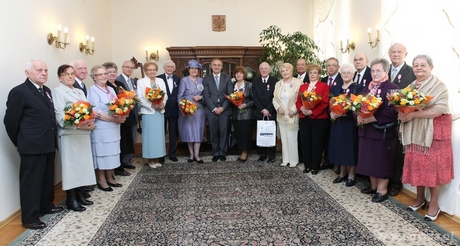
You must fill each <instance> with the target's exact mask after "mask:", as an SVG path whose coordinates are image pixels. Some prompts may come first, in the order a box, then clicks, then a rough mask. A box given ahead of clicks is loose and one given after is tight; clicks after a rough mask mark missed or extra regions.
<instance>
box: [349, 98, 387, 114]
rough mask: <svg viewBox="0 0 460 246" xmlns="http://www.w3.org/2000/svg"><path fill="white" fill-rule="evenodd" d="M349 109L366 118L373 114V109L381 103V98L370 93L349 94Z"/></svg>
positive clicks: (375, 109)
mask: <svg viewBox="0 0 460 246" xmlns="http://www.w3.org/2000/svg"><path fill="white" fill-rule="evenodd" d="M350 98H351V110H352V111H353V112H355V113H356V114H357V115H360V116H361V117H362V118H368V117H370V116H372V115H374V113H375V111H377V109H378V108H379V106H380V105H381V104H382V98H381V97H379V96H374V95H372V94H371V93H369V94H367V95H365V96H364V95H357V96H356V95H354V94H351V95H350Z"/></svg>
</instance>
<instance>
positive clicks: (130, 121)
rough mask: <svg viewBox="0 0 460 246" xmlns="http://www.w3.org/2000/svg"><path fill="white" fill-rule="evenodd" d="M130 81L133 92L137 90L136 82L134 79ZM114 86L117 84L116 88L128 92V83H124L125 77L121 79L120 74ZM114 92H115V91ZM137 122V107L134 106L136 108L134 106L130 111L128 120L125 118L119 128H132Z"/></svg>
mask: <svg viewBox="0 0 460 246" xmlns="http://www.w3.org/2000/svg"><path fill="white" fill-rule="evenodd" d="M131 81H133V88H134V90H136V89H137V81H135V80H134V79H131ZM117 82H118V83H117ZM108 84H110V83H109V82H107V85H108ZM115 84H117V85H118V86H121V87H122V88H123V89H125V90H129V87H128V83H127V82H126V80H125V77H123V75H121V74H120V75H118V77H117V78H116V80H115ZM115 91H117V90H115ZM139 93H141V92H139ZM138 120H139V106H138V104H136V106H134V108H133V109H132V110H131V112H129V115H128V118H126V121H125V122H124V123H122V124H121V126H122V127H131V126H134V125H136V124H137V122H138Z"/></svg>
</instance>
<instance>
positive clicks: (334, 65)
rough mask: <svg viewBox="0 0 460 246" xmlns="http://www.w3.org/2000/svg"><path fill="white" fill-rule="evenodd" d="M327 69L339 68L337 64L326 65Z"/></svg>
mask: <svg viewBox="0 0 460 246" xmlns="http://www.w3.org/2000/svg"><path fill="white" fill-rule="evenodd" d="M326 67H337V65H336V64H326Z"/></svg>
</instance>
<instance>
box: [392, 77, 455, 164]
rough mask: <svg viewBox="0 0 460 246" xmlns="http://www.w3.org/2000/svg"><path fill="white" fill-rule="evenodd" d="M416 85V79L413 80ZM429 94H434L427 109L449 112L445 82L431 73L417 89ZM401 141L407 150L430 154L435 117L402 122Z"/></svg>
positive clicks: (443, 112)
mask: <svg viewBox="0 0 460 246" xmlns="http://www.w3.org/2000/svg"><path fill="white" fill-rule="evenodd" d="M412 85H415V81H414V82H412ZM417 90H418V91H419V92H421V93H424V94H425V95H428V96H433V99H431V100H430V101H429V102H428V104H427V105H426V109H425V110H431V111H435V112H437V113H441V114H447V113H449V106H448V101H449V91H448V90H447V87H446V85H445V84H444V83H442V82H441V81H440V80H439V79H438V78H437V77H436V76H434V75H431V76H430V77H428V78H427V79H426V81H425V82H423V83H422V84H421V85H420V87H419V88H418V89H417ZM399 133H400V135H401V141H402V144H403V146H404V149H405V151H406V152H417V153H422V154H425V155H428V154H429V151H430V147H431V144H432V142H433V134H434V127H433V119H429V118H414V119H413V120H411V121H408V122H405V123H401V125H400V126H399Z"/></svg>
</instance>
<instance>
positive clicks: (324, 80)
mask: <svg viewBox="0 0 460 246" xmlns="http://www.w3.org/2000/svg"><path fill="white" fill-rule="evenodd" d="M328 79H329V75H328V76H326V77H323V78H321V82H324V83H326V84H327V82H328V81H327V80H328ZM333 83H334V84H333V86H334V85H337V84H341V83H343V79H342V75H340V73H337V76H336V77H335V80H334V81H333Z"/></svg>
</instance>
